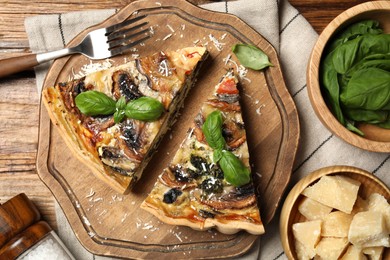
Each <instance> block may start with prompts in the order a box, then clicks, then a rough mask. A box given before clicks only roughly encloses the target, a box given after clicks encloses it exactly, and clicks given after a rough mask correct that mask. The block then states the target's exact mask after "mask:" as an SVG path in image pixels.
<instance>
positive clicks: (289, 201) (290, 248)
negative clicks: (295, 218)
mask: <svg viewBox="0 0 390 260" xmlns="http://www.w3.org/2000/svg"><path fill="white" fill-rule="evenodd" d="M343 174H357V175H361V176H363V177H365V178H367V179H369V180H370V181H372V182H373V183H375V184H376V185H377V186H378V187H380V189H381V190H383V191H385V192H386V193H387V195H386V196H385V197H386V199H389V198H390V189H389V188H388V187H387V186H386V184H385V183H384V182H383V181H381V180H380V179H379V178H377V177H376V176H374V175H373V174H371V173H370V172H368V171H365V170H362V169H360V168H357V167H353V166H342V165H341V166H329V167H324V168H321V169H318V170H316V171H314V172H312V173H310V174H309V175H307V176H305V177H304V178H302V179H301V180H300V181H299V182H298V183H297V184H295V186H294V187H293V188H292V189H291V191H290V192H289V194H288V195H287V197H286V200H285V201H284V204H283V207H282V210H281V214H280V224H279V229H280V237H281V241H282V246H283V250H284V252H285V254H286V256H287V258H288V259H295V254H294V253H293V252H295V249H294V245H293V244H292V241H291V240H290V238H291V237H292V234H291V225H292V223H290V222H291V214H290V213H291V211H292V209H293V207H294V206H295V203H296V202H297V200H298V198H299V197H300V196H301V195H302V194H301V193H302V191H303V190H304V189H305V188H306V187H308V186H310V185H312V184H313V183H315V182H317V181H318V180H319V179H320V178H321V177H322V176H324V175H343ZM362 185H364V183H362Z"/></svg>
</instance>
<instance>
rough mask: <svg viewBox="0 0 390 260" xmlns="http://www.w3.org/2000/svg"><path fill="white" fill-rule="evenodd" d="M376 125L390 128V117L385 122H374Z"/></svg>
mask: <svg viewBox="0 0 390 260" xmlns="http://www.w3.org/2000/svg"><path fill="white" fill-rule="evenodd" d="M376 126H379V127H382V128H385V129H390V119H389V120H387V121H386V122H383V123H379V124H376Z"/></svg>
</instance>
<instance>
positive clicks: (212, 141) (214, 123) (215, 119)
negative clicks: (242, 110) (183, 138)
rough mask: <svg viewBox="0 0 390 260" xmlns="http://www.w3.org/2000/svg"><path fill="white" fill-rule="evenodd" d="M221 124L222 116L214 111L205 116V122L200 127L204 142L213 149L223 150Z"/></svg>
mask: <svg viewBox="0 0 390 260" xmlns="http://www.w3.org/2000/svg"><path fill="white" fill-rule="evenodd" d="M222 124H223V119H222V114H221V112H220V111H218V110H216V111H214V112H212V113H210V114H209V115H208V116H207V118H206V121H205V122H204V124H203V126H202V131H203V134H204V136H205V137H206V141H207V143H208V144H209V145H210V147H211V148H213V149H223V148H225V145H226V141H225V139H224V138H223V135H222Z"/></svg>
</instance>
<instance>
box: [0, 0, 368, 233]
mask: <svg viewBox="0 0 390 260" xmlns="http://www.w3.org/2000/svg"><path fill="white" fill-rule="evenodd" d="M130 1H131V0H122V1H116V0H84V1H78V0H68V1H64V0H61V1H57V0H36V1H28V0H5V2H4V1H3V2H2V4H1V5H0V59H4V58H8V57H13V56H18V55H22V54H26V53H29V52H30V50H29V44H28V40H27V35H26V33H25V29H24V19H25V18H26V17H28V16H34V15H40V14H55V13H63V12H69V11H75V10H87V9H96V8H100V9H106V8H121V7H123V6H125V5H126V4H127V3H128V2H130ZM191 2H194V3H205V2H208V1H207V0H191ZM362 2H366V1H362V0H360V1H358V0H355V1H353V0H341V1H340V0H290V3H291V4H292V5H293V6H295V7H296V8H297V9H298V10H299V11H300V12H301V14H302V15H303V16H304V17H305V18H306V19H307V20H308V21H309V22H310V23H311V24H312V25H313V27H314V29H315V30H316V31H317V32H318V33H320V32H321V31H322V30H323V29H324V27H325V26H326V25H327V24H328V23H329V22H330V21H331V20H332V19H333V18H334V17H335V16H337V15H338V14H339V13H341V12H342V11H344V10H345V9H347V8H349V7H351V6H353V5H356V4H359V3H362ZM0 69H1V68H0ZM38 112H39V97H38V93H37V91H36V84H35V76H34V72H33V71H27V72H23V73H19V74H16V75H12V76H9V77H7V78H3V79H0V122H1V123H0V203H4V202H5V201H6V200H8V199H10V198H11V197H13V196H14V195H16V194H18V193H20V192H24V193H26V194H27V196H29V197H30V198H31V199H32V200H33V201H34V203H35V204H36V205H37V206H38V208H39V209H40V210H41V212H42V214H43V216H44V218H45V219H46V220H47V221H48V222H49V224H50V225H52V226H53V227H56V223H55V210H54V198H53V196H52V195H51V193H50V191H49V190H48V189H47V188H46V186H45V185H44V184H43V183H42V182H41V181H40V179H39V177H38V175H37V173H36V165H35V162H36V155H37V144H38V124H39V115H38Z"/></svg>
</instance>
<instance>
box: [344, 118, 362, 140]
mask: <svg viewBox="0 0 390 260" xmlns="http://www.w3.org/2000/svg"><path fill="white" fill-rule="evenodd" d="M345 127H346V128H347V129H348V130H349V131H351V132H354V133H356V134H358V135H361V136H364V133H363V132H362V131H361V130H360V129H359V128H357V127H356V126H355V122H354V121H350V120H345Z"/></svg>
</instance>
